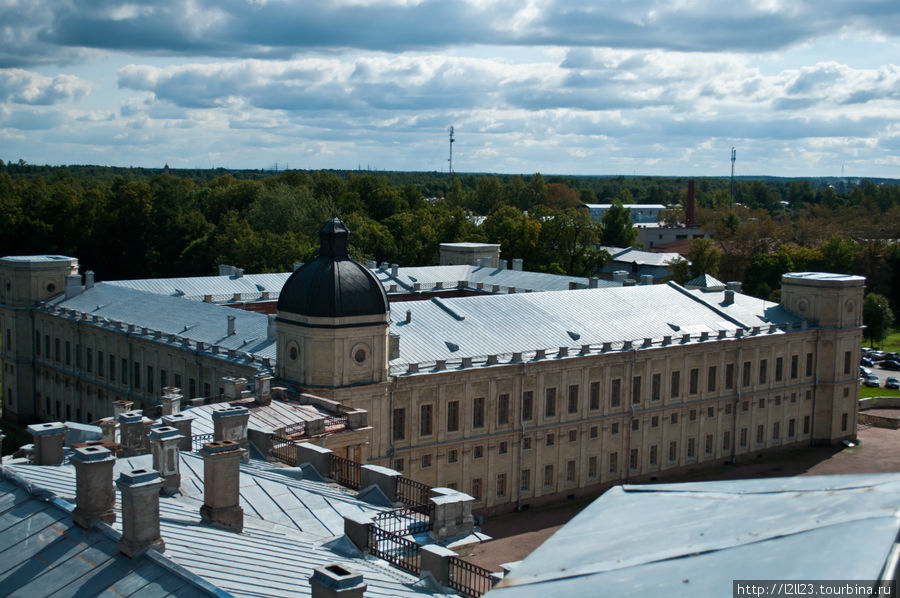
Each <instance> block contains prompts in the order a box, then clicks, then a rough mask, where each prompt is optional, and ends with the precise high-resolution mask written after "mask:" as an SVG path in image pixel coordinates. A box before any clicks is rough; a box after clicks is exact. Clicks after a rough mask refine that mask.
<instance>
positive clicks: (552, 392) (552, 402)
mask: <svg viewBox="0 0 900 598" xmlns="http://www.w3.org/2000/svg"><path fill="white" fill-rule="evenodd" d="M544 392H545V397H544V398H545V400H544V417H556V387H555V386H554V387H553V388H548V389H547V390H546V391H544Z"/></svg>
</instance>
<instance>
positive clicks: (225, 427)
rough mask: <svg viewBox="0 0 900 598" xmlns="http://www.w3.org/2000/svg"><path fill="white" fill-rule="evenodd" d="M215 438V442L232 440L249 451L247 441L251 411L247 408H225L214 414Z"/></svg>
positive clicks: (216, 410) (217, 410)
mask: <svg viewBox="0 0 900 598" xmlns="http://www.w3.org/2000/svg"><path fill="white" fill-rule="evenodd" d="M212 420H213V438H214V439H215V440H231V441H234V442H236V443H238V444H240V446H241V448H243V449H249V448H250V443H249V442H248V440H247V422H248V421H250V410H249V409H247V408H246V407H224V408H221V409H215V410H213V412H212Z"/></svg>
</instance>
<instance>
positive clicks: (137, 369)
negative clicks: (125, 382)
mask: <svg viewBox="0 0 900 598" xmlns="http://www.w3.org/2000/svg"><path fill="white" fill-rule="evenodd" d="M131 382H132V384H134V387H135V388H140V387H141V363H140V362H139V361H135V362H134V376H133V377H132V380H131Z"/></svg>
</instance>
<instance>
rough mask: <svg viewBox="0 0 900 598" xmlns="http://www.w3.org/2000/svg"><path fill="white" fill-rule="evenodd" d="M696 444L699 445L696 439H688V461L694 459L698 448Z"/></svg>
mask: <svg viewBox="0 0 900 598" xmlns="http://www.w3.org/2000/svg"><path fill="white" fill-rule="evenodd" d="M696 444H697V441H696V439H694V438H688V445H687V456H688V459H691V458H693V457H694V453H695V451H696V448H697V447H696Z"/></svg>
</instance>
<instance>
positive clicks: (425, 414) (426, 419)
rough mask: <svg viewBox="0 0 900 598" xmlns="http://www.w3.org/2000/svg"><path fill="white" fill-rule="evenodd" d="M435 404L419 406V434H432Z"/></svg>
mask: <svg viewBox="0 0 900 598" xmlns="http://www.w3.org/2000/svg"><path fill="white" fill-rule="evenodd" d="M433 409H434V406H433V405H431V404H428V405H421V406H420V407H419V436H431V433H432V429H431V412H432V410H433Z"/></svg>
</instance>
